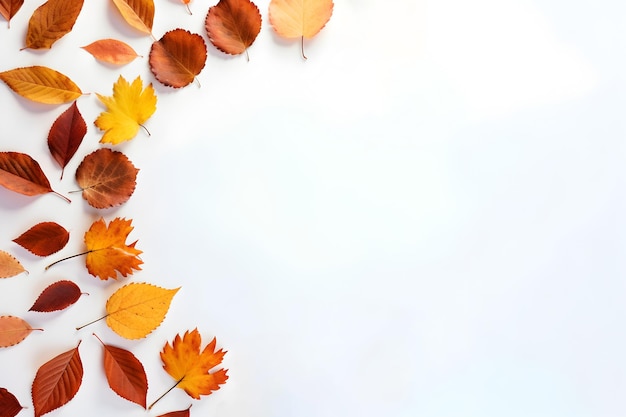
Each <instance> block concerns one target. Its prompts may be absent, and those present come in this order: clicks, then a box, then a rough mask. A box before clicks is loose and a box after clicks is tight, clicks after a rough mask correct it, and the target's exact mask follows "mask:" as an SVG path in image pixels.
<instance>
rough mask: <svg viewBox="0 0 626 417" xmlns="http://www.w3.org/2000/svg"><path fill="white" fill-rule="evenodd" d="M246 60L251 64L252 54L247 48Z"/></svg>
mask: <svg viewBox="0 0 626 417" xmlns="http://www.w3.org/2000/svg"><path fill="white" fill-rule="evenodd" d="M246 60H247V61H248V62H250V54H248V48H246Z"/></svg>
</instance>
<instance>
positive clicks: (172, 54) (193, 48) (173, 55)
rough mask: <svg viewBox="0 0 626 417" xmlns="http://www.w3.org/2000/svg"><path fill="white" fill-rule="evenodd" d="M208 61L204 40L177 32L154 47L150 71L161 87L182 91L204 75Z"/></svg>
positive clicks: (167, 34)
mask: <svg viewBox="0 0 626 417" xmlns="http://www.w3.org/2000/svg"><path fill="white" fill-rule="evenodd" d="M206 58H207V50H206V45H205V43H204V40H203V39H202V36H200V35H197V34H195V33H191V32H188V31H186V30H184V29H174V30H172V31H169V32H167V33H166V34H165V35H163V37H162V38H161V39H159V40H158V41H156V42H154V43H153V44H152V48H151V49H150V58H149V62H150V70H151V71H152V73H153V74H154V76H155V77H156V79H157V80H158V81H159V82H160V83H161V84H163V85H166V86H168V87H174V88H180V87H184V86H186V85H189V84H190V83H191V82H192V81H193V80H194V79H195V78H196V75H198V74H200V71H202V68H204V64H205V62H206Z"/></svg>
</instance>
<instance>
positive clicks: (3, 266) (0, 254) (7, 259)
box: [0, 250, 26, 278]
mask: <svg viewBox="0 0 626 417" xmlns="http://www.w3.org/2000/svg"><path fill="white" fill-rule="evenodd" d="M22 272H26V270H25V269H24V267H23V266H22V264H21V263H20V261H18V260H17V259H15V257H14V256H13V255H11V254H10V253H8V252H5V251H3V250H0V278H10V277H14V276H16V275H18V274H21V273H22Z"/></svg>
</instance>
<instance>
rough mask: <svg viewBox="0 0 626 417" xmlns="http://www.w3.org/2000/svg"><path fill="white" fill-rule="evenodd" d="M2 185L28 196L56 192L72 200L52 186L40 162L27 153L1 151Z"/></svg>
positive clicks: (0, 171) (0, 176)
mask: <svg viewBox="0 0 626 417" xmlns="http://www.w3.org/2000/svg"><path fill="white" fill-rule="evenodd" d="M0 185H2V186H4V187H5V188H7V189H9V190H11V191H15V192H16V193H20V194H24V195H27V196H34V195H39V194H46V193H54V194H56V195H58V196H60V197H61V198H63V199H65V200H66V201H67V202H68V203H69V202H70V200H69V199H67V197H64V196H62V195H61V194H59V193H57V192H56V191H54V190H52V188H50V181H48V178H47V177H46V174H44V173H43V171H42V170H41V167H40V166H39V163H38V162H37V161H35V160H34V159H33V158H31V157H30V156H28V155H26V154H25V153H19V152H0Z"/></svg>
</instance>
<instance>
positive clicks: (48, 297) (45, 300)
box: [28, 280, 82, 313]
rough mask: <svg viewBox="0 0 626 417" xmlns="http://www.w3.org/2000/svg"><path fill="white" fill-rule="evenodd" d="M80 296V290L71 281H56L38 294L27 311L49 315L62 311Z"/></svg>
mask: <svg viewBox="0 0 626 417" xmlns="http://www.w3.org/2000/svg"><path fill="white" fill-rule="evenodd" d="M81 295H82V293H81V292H80V288H79V287H78V285H76V284H74V283H73V282H72V281H68V280H61V281H57V282H55V283H53V284H50V285H48V287H46V289H45V290H43V291H42V292H41V294H39V297H37V300H36V301H35V303H34V304H33V306H32V307H31V308H30V309H29V310H28V311H38V312H41V313H50V312H52V311H58V310H63V309H65V308H67V307H69V306H71V305H72V304H74V303H75V302H76V301H78V299H79V298H80V296H81Z"/></svg>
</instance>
